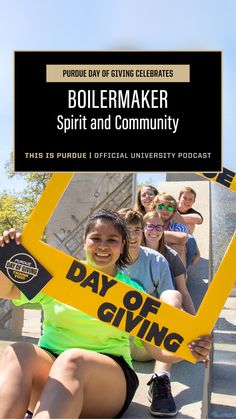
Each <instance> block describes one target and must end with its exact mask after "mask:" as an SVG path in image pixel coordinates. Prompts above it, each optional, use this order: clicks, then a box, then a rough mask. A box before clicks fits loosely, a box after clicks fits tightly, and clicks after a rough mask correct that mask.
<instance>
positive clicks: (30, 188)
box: [0, 153, 51, 231]
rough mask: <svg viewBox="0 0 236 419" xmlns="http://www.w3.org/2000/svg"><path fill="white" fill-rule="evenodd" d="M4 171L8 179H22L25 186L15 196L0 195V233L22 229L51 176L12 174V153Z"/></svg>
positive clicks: (13, 194) (44, 174) (47, 174)
mask: <svg viewBox="0 0 236 419" xmlns="http://www.w3.org/2000/svg"><path fill="white" fill-rule="evenodd" d="M5 169H6V172H7V175H8V177H9V178H13V177H21V178H23V179H24V181H25V185H26V186H25V188H24V189H23V190H22V191H20V192H17V194H16V193H7V192H6V191H4V192H3V193H2V194H1V195H0V231H3V230H4V229H6V228H9V227H16V226H17V227H19V228H20V229H22V227H23V226H24V224H25V223H26V222H27V220H28V217H29V215H30V214H31V212H32V210H33V208H34V207H35V205H36V204H37V202H38V200H39V197H40V196H41V194H42V192H43V191H44V189H45V186H46V185H47V183H48V181H49V179H50V177H51V174H50V173H37V172H34V173H14V169H13V153H11V154H10V157H9V160H8V161H7V163H6V165H5Z"/></svg>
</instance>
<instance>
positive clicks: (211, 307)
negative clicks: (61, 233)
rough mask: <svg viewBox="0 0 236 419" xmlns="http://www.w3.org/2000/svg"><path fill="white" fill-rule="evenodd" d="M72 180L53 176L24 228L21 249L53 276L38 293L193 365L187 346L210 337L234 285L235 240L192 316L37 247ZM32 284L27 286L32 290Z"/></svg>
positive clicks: (49, 249) (48, 248)
mask: <svg viewBox="0 0 236 419" xmlns="http://www.w3.org/2000/svg"><path fill="white" fill-rule="evenodd" d="M72 176H73V174H68V173H66V174H63V173H58V174H54V175H53V176H52V178H51V180H50V181H49V183H48V185H47V187H46V188H45V191H44V192H43V194H42V196H41V198H40V200H39V202H38V204H37V206H36V207H35V209H34V211H33V212H32V214H31V217H30V219H29V221H28V223H27V225H26V226H25V228H24V230H23V234H22V244H23V246H25V247H26V249H27V250H28V251H29V252H30V253H31V254H32V255H33V256H34V257H35V258H37V260H38V261H39V262H40V263H41V264H42V266H43V267H44V268H46V269H47V271H48V272H49V273H50V274H51V275H52V279H51V280H50V281H49V282H48V283H47V285H46V286H45V287H44V288H43V289H42V292H43V293H45V294H47V295H49V296H51V297H53V298H55V299H57V300H59V301H62V302H63V303H65V304H68V305H71V306H73V307H75V308H78V309H79V310H82V311H84V312H86V313H87V314H89V315H91V316H93V317H96V318H98V319H100V320H101V321H104V322H106V323H107V324H108V325H110V326H114V327H117V328H118V329H120V330H123V331H126V332H127V333H129V334H131V335H133V336H137V337H139V338H140V339H142V340H144V341H146V342H148V343H150V344H152V345H154V346H157V347H160V348H162V349H165V350H168V351H170V352H172V353H174V354H176V355H177V356H179V357H181V358H184V359H186V360H188V361H190V362H196V360H195V358H194V357H193V356H192V354H191V352H190V350H189V348H188V343H189V342H190V341H192V340H194V339H195V338H197V337H198V336H199V335H204V334H209V333H211V330H212V328H213V326H214V324H215V322H216V320H217V318H218V315H219V313H220V311H221V309H222V307H223V306H224V303H225V300H226V298H227V297H228V295H229V293H230V291H231V289H232V287H233V284H234V282H235V280H236V270H235V269H234V265H235V263H234V260H235V254H236V236H235V235H234V237H233V239H232V241H231V243H230V245H229V248H228V250H227V252H226V254H225V256H224V258H223V260H222V263H221V265H220V267H219V269H218V271H217V273H216V274H215V276H214V279H213V280H212V282H211V285H210V287H209V289H208V291H207V293H206V295H205V297H204V299H203V301H202V303H201V306H200V307H199V310H198V312H197V314H196V316H192V315H190V314H188V313H186V312H184V311H181V310H179V309H177V308H175V307H172V306H170V305H168V304H166V303H163V302H161V301H160V300H158V299H156V298H154V297H151V296H149V295H148V294H146V293H144V292H140V291H138V290H136V289H134V288H132V287H130V286H128V285H126V284H124V283H122V282H119V281H117V280H116V279H114V278H111V277H109V276H107V275H105V274H103V273H102V272H99V271H97V270H94V269H93V268H92V267H91V266H89V265H87V264H86V263H84V262H81V261H79V260H77V259H75V258H73V257H72V256H69V255H67V254H65V253H63V252H62V251H60V250H57V249H55V248H53V247H51V246H49V245H48V244H46V243H44V242H42V241H41V237H42V235H43V232H44V229H45V227H46V225H47V223H48V221H49V219H50V217H51V215H52V213H53V211H54V209H55V207H56V205H57V203H58V201H59V200H60V198H61V195H62V194H63V192H64V191H65V189H66V187H67V185H68V184H69V182H70V180H71V178H72ZM33 284H34V281H31V284H30V286H32V287H33V286H34V285H33Z"/></svg>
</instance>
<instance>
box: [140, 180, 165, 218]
mask: <svg viewBox="0 0 236 419" xmlns="http://www.w3.org/2000/svg"><path fill="white" fill-rule="evenodd" d="M143 188H150V189H151V190H152V192H153V193H154V195H155V196H156V195H158V194H159V192H158V190H157V189H156V188H155V186H152V185H143V186H142V187H141V189H140V190H139V192H138V194H137V198H136V203H135V206H134V210H135V211H138V212H141V214H143V215H144V214H146V211H145V208H144V206H143V205H142V203H141V192H142V189H143Z"/></svg>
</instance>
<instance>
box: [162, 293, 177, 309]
mask: <svg viewBox="0 0 236 419" xmlns="http://www.w3.org/2000/svg"><path fill="white" fill-rule="evenodd" d="M160 299H161V301H164V302H165V303H167V304H170V305H171V306H174V307H177V308H181V306H182V295H181V294H180V292H179V291H177V290H166V291H164V292H163V293H162V294H161V298H160Z"/></svg>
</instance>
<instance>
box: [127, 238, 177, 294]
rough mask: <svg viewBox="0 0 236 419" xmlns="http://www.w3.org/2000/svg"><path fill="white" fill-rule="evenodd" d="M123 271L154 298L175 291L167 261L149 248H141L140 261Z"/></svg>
mask: <svg viewBox="0 0 236 419" xmlns="http://www.w3.org/2000/svg"><path fill="white" fill-rule="evenodd" d="M122 271H123V272H124V274H125V275H127V276H129V277H130V278H131V279H134V280H135V281H137V282H138V283H140V284H141V285H142V286H143V287H144V289H145V291H146V292H147V293H148V294H150V295H153V296H154V297H157V298H159V297H160V295H161V294H162V292H163V291H166V290H173V289H174V287H173V283H172V280H171V274H170V269H169V265H168V262H167V260H166V259H165V258H164V256H162V255H161V254H160V253H159V252H156V250H152V249H149V248H148V247H142V246H141V247H140V254H139V257H138V259H137V260H136V261H135V262H134V263H132V264H131V265H129V266H127V267H126V268H123V269H122Z"/></svg>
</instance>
